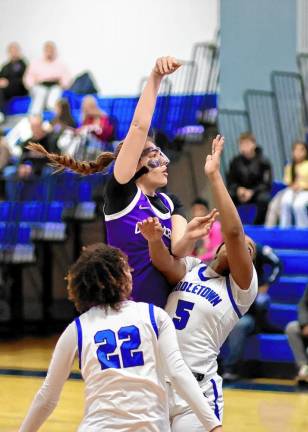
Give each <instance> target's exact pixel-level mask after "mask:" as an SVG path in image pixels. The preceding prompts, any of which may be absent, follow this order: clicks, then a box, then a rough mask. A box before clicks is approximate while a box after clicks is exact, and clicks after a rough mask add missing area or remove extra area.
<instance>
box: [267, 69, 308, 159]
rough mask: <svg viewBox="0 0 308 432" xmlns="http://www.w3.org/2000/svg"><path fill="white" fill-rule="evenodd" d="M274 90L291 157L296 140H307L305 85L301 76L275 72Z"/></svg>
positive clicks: (287, 151)
mask: <svg viewBox="0 0 308 432" xmlns="http://www.w3.org/2000/svg"><path fill="white" fill-rule="evenodd" d="M271 84H272V89H273V91H274V93H275V98H276V101H277V110H278V116H279V121H280V125H281V130H282V139H283V146H284V152H285V155H286V157H287V158H289V157H290V156H291V151H292V144H293V142H294V141H295V140H305V134H306V129H307V118H308V115H307V105H306V101H305V97H304V85H303V80H302V77H301V75H300V74H298V73H295V72H281V71H274V72H272V74H271Z"/></svg>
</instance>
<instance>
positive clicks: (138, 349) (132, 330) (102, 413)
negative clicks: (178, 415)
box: [75, 301, 169, 432]
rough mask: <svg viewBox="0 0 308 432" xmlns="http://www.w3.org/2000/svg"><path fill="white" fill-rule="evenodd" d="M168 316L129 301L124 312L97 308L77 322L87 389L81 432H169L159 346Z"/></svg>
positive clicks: (157, 309) (148, 306)
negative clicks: (117, 431) (163, 325)
mask: <svg viewBox="0 0 308 432" xmlns="http://www.w3.org/2000/svg"><path fill="white" fill-rule="evenodd" d="M154 311H155V314H156V317H155V316H154ZM164 316H166V313H165V312H164V311H163V310H161V309H159V308H154V307H153V305H149V304H146V303H135V302H131V301H127V302H125V303H123V304H122V306H121V309H120V310H119V311H115V310H113V309H111V308H108V310H107V313H106V311H105V310H104V309H103V308H102V307H93V308H91V309H90V310H89V311H88V312H86V313H84V314H82V315H81V316H80V317H79V318H77V319H76V320H75V321H76V328H77V338H78V354H79V362H80V367H81V373H82V377H83V379H84V381H85V389H86V394H85V399H86V401H85V407H86V408H85V414H84V419H83V422H82V423H81V425H80V427H79V429H78V431H82V432H83V431H87V432H89V431H101V430H106V431H108V430H111V429H112V430H121V431H122V430H123V431H124V430H125V431H136V430H140V431H153V432H158V431H168V430H169V421H168V418H169V417H168V401H167V396H166V393H165V382H164V375H163V373H161V374H160V370H162V365H161V363H160V355H159V350H158V341H157V337H158V330H159V328H157V326H158V327H159V326H160V324H159V323H160V322H162V320H163V319H164ZM156 320H157V322H158V324H156ZM109 428H110V429H109Z"/></svg>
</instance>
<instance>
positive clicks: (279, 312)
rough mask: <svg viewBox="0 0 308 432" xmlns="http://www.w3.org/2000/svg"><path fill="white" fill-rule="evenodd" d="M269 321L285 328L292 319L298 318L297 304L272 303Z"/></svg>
mask: <svg viewBox="0 0 308 432" xmlns="http://www.w3.org/2000/svg"><path fill="white" fill-rule="evenodd" d="M268 317H269V321H270V323H272V324H275V325H276V326H277V327H279V328H280V329H281V330H284V329H285V327H286V325H287V324H288V323H289V322H290V321H294V320H297V305H293V304H282V303H272V304H271V305H270V309H269V312H268Z"/></svg>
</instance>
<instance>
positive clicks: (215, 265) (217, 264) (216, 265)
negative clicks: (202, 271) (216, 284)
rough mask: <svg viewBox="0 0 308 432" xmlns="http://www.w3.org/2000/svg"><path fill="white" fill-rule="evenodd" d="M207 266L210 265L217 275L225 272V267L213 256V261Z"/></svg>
mask: <svg viewBox="0 0 308 432" xmlns="http://www.w3.org/2000/svg"><path fill="white" fill-rule="evenodd" d="M209 267H211V269H212V270H214V272H216V273H217V274H219V275H223V274H224V272H225V269H224V268H223V266H222V265H221V263H220V262H219V260H218V259H217V258H214V259H213V261H211V262H210V264H209Z"/></svg>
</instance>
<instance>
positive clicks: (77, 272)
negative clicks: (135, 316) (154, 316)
mask: <svg viewBox="0 0 308 432" xmlns="http://www.w3.org/2000/svg"><path fill="white" fill-rule="evenodd" d="M128 271H129V265H128V261H127V257H126V255H125V254H124V253H123V252H121V251H120V249H118V248H115V247H112V246H108V245H106V244H104V243H97V244H93V245H91V246H88V247H86V248H85V249H84V250H83V251H82V253H81V255H80V257H79V258H78V260H77V261H76V262H75V263H74V264H73V265H72V266H71V268H70V269H69V272H68V274H67V277H66V279H67V280H68V298H69V300H71V301H72V302H73V303H74V305H75V307H76V309H77V310H78V311H79V312H80V313H83V312H86V311H87V310H89V309H90V308H91V307H93V306H103V307H105V308H107V307H108V306H110V307H112V308H113V309H115V310H119V309H120V305H121V302H122V301H124V300H127V299H128V297H129V296H130V293H131V285H132V282H131V278H130V277H129V276H128Z"/></svg>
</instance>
